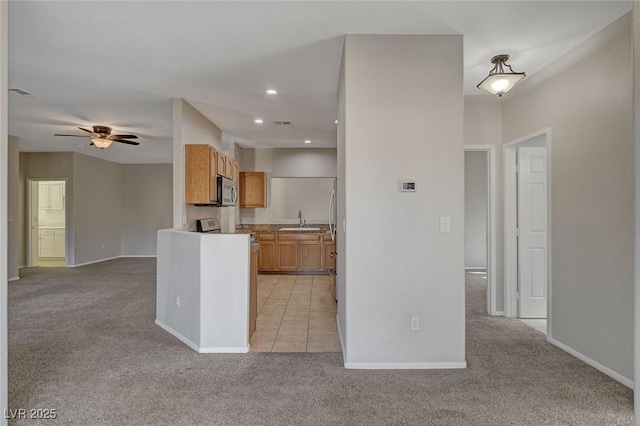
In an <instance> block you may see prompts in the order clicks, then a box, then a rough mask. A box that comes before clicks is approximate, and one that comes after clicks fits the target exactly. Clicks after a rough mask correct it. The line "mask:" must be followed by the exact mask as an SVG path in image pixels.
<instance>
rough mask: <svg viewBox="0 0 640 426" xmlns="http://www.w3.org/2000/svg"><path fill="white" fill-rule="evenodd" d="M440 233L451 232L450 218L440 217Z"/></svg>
mask: <svg viewBox="0 0 640 426" xmlns="http://www.w3.org/2000/svg"><path fill="white" fill-rule="evenodd" d="M440 232H451V217H450V216H440Z"/></svg>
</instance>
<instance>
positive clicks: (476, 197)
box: [464, 151, 489, 268]
mask: <svg viewBox="0 0 640 426" xmlns="http://www.w3.org/2000/svg"><path fill="white" fill-rule="evenodd" d="M487 156H488V153H487V152H483V151H465V153H464V266H465V267H467V268H486V266H487V204H488V203H487V196H488V189H489V188H488V185H487V173H488V171H489V170H488V169H487Z"/></svg>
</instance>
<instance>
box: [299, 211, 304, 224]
mask: <svg viewBox="0 0 640 426" xmlns="http://www.w3.org/2000/svg"><path fill="white" fill-rule="evenodd" d="M298 220H299V221H300V223H299V224H298V227H300V228H302V227H303V226H304V225H302V210H298Z"/></svg>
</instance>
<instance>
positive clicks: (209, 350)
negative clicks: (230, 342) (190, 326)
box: [154, 318, 249, 354]
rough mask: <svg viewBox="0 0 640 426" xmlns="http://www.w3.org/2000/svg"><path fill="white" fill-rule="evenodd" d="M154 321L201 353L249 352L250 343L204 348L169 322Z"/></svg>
mask: <svg viewBox="0 0 640 426" xmlns="http://www.w3.org/2000/svg"><path fill="white" fill-rule="evenodd" d="M154 323H155V324H156V325H157V326H158V327H160V328H161V329H163V330H164V331H166V332H167V333H169V334H171V335H172V336H173V337H175V338H176V339H178V340H180V341H181V342H182V343H184V344H185V345H187V346H189V347H190V348H191V349H193V350H194V351H196V352H198V353H201V354H246V353H247V352H249V345H247V346H244V347H221V348H202V347H200V346H198V345H196V344H195V343H193V342H192V341H191V340H189V339H187V338H186V337H185V336H183V335H182V334H181V333H179V332H177V331H176V330H174V329H173V328H171V327H169V326H168V325H167V324H165V323H163V322H162V321H160V320H159V319H157V318H156V320H155V321H154Z"/></svg>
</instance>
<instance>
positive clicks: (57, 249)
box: [53, 229, 65, 257]
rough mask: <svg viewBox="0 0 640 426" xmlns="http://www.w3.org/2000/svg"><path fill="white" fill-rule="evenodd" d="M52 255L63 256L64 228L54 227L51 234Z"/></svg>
mask: <svg viewBox="0 0 640 426" xmlns="http://www.w3.org/2000/svg"><path fill="white" fill-rule="evenodd" d="M53 256H54V257H64V256H65V252H64V229H56V230H55V233H54V234H53Z"/></svg>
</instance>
